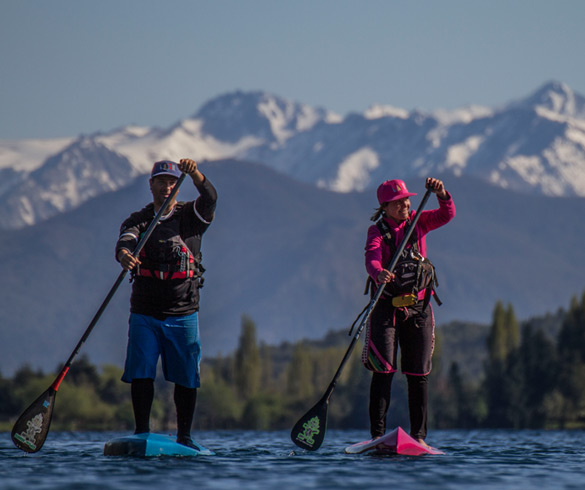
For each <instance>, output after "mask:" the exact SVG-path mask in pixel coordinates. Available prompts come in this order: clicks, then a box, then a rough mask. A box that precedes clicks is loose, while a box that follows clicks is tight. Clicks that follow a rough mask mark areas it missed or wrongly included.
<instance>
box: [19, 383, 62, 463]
mask: <svg viewBox="0 0 585 490" xmlns="http://www.w3.org/2000/svg"><path fill="white" fill-rule="evenodd" d="M56 395H57V391H56V390H55V389H54V388H53V387H52V386H51V387H50V388H49V389H48V390H47V391H45V392H44V393H43V394H42V395H41V396H39V397H38V398H37V399H36V400H35V401H34V402H32V404H31V405H30V406H29V407H28V408H27V409H26V410H25V411H24V412H22V415H21V416H20V417H19V418H18V420H17V421H16V423H15V424H14V427H13V428H12V442H14V444H15V445H16V447H17V448H19V449H22V450H23V451H25V452H27V453H36V452H37V451H39V450H40V449H41V448H42V447H43V444H44V443H45V439H46V438H47V434H48V433H49V427H50V426H51V418H52V417H53V406H54V405H55V396H56Z"/></svg>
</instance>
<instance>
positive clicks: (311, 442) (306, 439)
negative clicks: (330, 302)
mask: <svg viewBox="0 0 585 490" xmlns="http://www.w3.org/2000/svg"><path fill="white" fill-rule="evenodd" d="M431 192H432V191H431V189H427V191H426V192H425V195H424V196H423V198H422V201H421V203H420V204H419V206H418V209H417V210H416V214H415V216H414V218H413V220H412V223H411V224H410V226H409V227H408V229H407V230H406V233H405V234H404V238H403V239H402V242H401V243H400V246H399V247H398V249H397V250H396V253H395V254H394V256H393V258H392V261H391V262H390V265H389V266H388V271H390V272H392V271H393V270H394V268H395V267H396V264H397V263H398V259H399V258H400V255H401V254H402V251H403V250H404V247H405V246H406V244H407V243H408V239H409V238H410V235H411V234H412V232H413V231H414V227H415V226H416V223H417V221H418V219H419V218H420V213H421V211H422V210H423V208H424V207H425V205H426V203H427V201H428V199H429V197H430V195H431ZM385 286H386V283H382V284H381V285H380V287H379V288H378V290H377V291H376V294H375V295H374V297H373V298H372V300H371V301H370V304H369V305H368V306H367V309H366V310H365V315H364V316H363V317H362V321H361V322H360V325H359V327H358V329H357V330H356V333H355V335H354V336H353V338H352V340H351V342H350V344H349V347H348V348H347V351H346V352H345V355H344V356H343V359H342V361H341V364H340V365H339V367H338V368H337V371H336V373H335V376H333V380H332V381H331V383H330V384H329V387H328V388H327V391H325V394H324V395H323V397H322V398H321V399H320V400H319V401H318V402H317V403H316V404H315V405H314V406H313V407H312V408H311V409H310V410H309V411H308V412H307V413H306V414H305V415H303V416H302V417H301V418H300V419H299V421H298V422H297V423H296V424H295V426H294V427H293V428H292V431H291V433H290V438H291V439H292V442H294V443H295V444H296V445H297V446H299V447H300V448H303V449H308V450H309V451H316V450H317V449H319V448H320V447H321V444H323V440H324V439H325V431H326V430H327V409H328V408H329V399H330V398H331V395H332V394H333V390H334V389H335V385H336V384H337V380H338V379H339V376H340V375H341V371H342V370H343V368H344V366H345V364H346V362H347V360H348V359H349V356H350V355H351V353H352V351H353V349H354V347H355V344H356V342H357V340H358V337H359V336H360V334H361V333H362V330H363V329H364V326H365V325H366V323H367V321H368V319H369V318H370V315H371V313H372V310H373V309H374V306H376V303H377V302H378V300H379V299H380V296H381V295H382V292H383V291H384V287H385Z"/></svg>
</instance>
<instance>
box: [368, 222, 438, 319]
mask: <svg viewBox="0 0 585 490" xmlns="http://www.w3.org/2000/svg"><path fill="white" fill-rule="evenodd" d="M409 222H410V220H409ZM409 222H408V223H407V227H408V224H409ZM376 226H377V227H378V230H379V231H380V234H381V235H382V238H383V240H384V242H385V243H386V245H387V246H388V247H389V249H390V262H391V261H392V259H393V258H394V255H395V254H396V251H397V246H396V239H395V237H394V235H393V234H392V230H391V229H390V227H389V226H388V224H387V223H386V221H385V220H384V218H383V217H382V218H380V219H379V220H378V221H376ZM390 262H389V263H388V264H386V265H385V267H388V265H389V264H390ZM393 272H394V274H395V276H396V277H395V278H394V280H393V281H391V282H389V283H388V284H386V286H385V287H384V291H383V293H382V295H383V296H385V297H388V298H399V297H414V298H415V301H416V302H419V301H424V305H423V309H424V308H426V305H427V304H428V302H429V301H430V298H431V296H433V297H434V298H435V301H436V302H437V304H438V305H441V300H440V299H439V298H438V296H437V294H436V291H435V287H437V286H438V285H439V282H438V280H437V276H436V274H435V266H434V265H433V264H432V262H431V261H430V260H429V259H427V258H426V257H423V256H422V255H421V253H420V251H419V248H418V236H417V233H416V228H415V230H414V231H413V232H412V234H411V235H410V238H409V239H408V243H407V244H406V246H405V247H404V250H403V251H402V254H401V255H400V258H399V259H398V262H397V263H396V267H395V268H394V271H393ZM375 290H376V288H375V283H374V281H373V280H372V278H371V277H368V282H367V284H366V291H365V294H367V292H368V291H369V292H370V295H371V296H373V295H374V294H375ZM433 293H434V294H433Z"/></svg>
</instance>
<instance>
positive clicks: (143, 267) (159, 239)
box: [133, 203, 205, 288]
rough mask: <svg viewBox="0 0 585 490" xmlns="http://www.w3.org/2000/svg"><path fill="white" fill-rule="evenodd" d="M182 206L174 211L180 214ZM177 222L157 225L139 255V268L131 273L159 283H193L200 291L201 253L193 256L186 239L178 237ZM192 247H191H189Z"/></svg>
mask: <svg viewBox="0 0 585 490" xmlns="http://www.w3.org/2000/svg"><path fill="white" fill-rule="evenodd" d="M181 204H182V203H178V204H177V205H176V208H175V210H174V212H175V213H177V214H178V213H179V212H180V208H181ZM180 228H181V226H180V219H173V218H171V219H169V221H161V222H160V223H159V224H158V225H157V226H156V227H155V229H154V230H153V232H152V235H151V236H150V238H149V239H148V241H147V242H146V244H145V245H144V247H143V249H142V250H141V251H140V254H139V258H140V262H141V263H140V264H139V265H138V266H137V267H136V268H135V269H134V270H133V275H134V276H140V277H152V278H154V279H160V280H177V279H179V280H186V279H194V280H196V281H197V287H198V288H201V287H203V273H204V272H205V269H204V268H203V266H202V265H201V252H200V251H198V252H197V253H194V252H193V247H189V245H188V243H189V242H190V239H189V238H183V236H182V234H181V229H180ZM193 245H194V244H193Z"/></svg>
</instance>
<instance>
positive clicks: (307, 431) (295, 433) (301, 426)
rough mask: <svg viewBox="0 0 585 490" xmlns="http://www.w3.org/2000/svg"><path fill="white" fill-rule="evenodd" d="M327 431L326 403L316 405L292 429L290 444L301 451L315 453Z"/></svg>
mask: <svg viewBox="0 0 585 490" xmlns="http://www.w3.org/2000/svg"><path fill="white" fill-rule="evenodd" d="M326 430H327V403H321V402H320V403H318V404H317V405H315V406H314V407H313V408H312V409H311V410H309V411H308V412H307V413H306V414H305V415H304V417H302V418H301V419H300V420H299V421H298V422H297V423H296V424H295V426H294V427H293V429H292V431H291V434H290V437H291V440H292V442H294V443H295V444H296V445H297V446H299V447H300V448H303V449H308V450H309V451H316V450H317V449H319V448H320V447H321V444H322V443H323V439H324V438H325V431H326Z"/></svg>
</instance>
